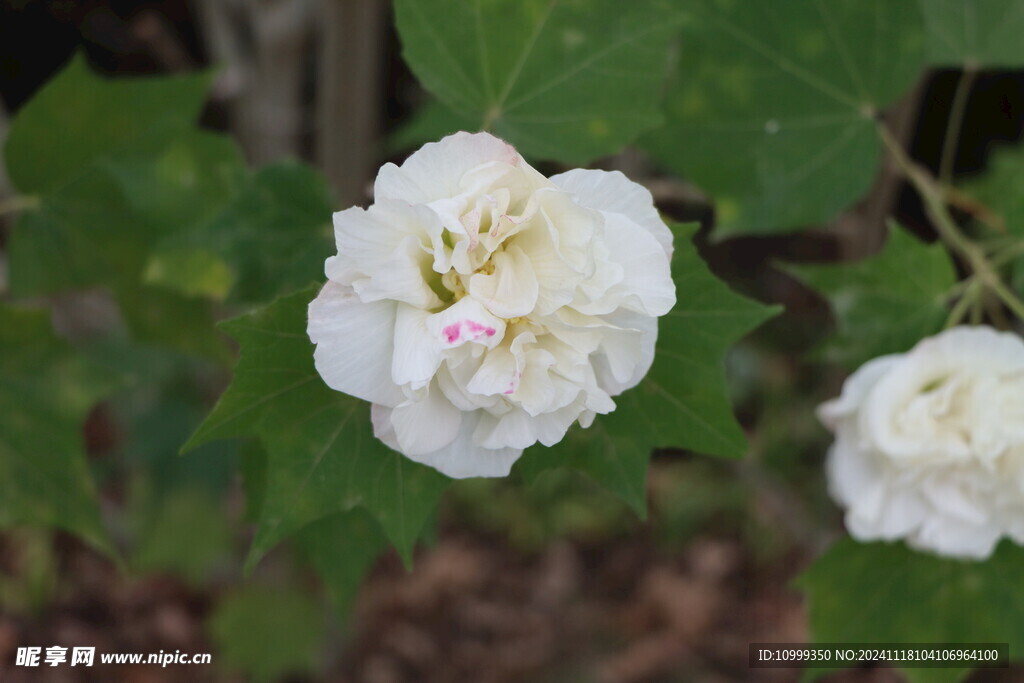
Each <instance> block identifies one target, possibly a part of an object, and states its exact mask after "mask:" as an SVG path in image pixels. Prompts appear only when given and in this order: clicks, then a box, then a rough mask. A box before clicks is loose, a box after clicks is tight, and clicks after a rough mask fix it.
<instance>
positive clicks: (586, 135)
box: [395, 0, 676, 163]
mask: <svg viewBox="0 0 1024 683" xmlns="http://www.w3.org/2000/svg"><path fill="white" fill-rule="evenodd" d="M395 15H396V21H397V24H398V31H399V35H400V36H401V39H402V47H403V54H404V56H405V59H406V61H407V62H408V63H409V66H410V67H411V68H412V70H413V72H414V73H415V74H416V76H417V77H418V78H419V79H420V81H421V82H422V83H423V85H424V86H425V87H426V88H427V89H428V90H430V91H431V92H432V93H433V94H434V95H436V96H437V97H438V99H439V100H441V102H442V103H443V104H445V105H446V106H447V107H449V108H450V109H451V110H452V111H454V112H456V113H457V114H458V115H459V116H461V117H463V118H465V119H469V120H471V121H475V127H478V128H481V129H485V130H486V129H490V130H493V131H494V133H495V134H496V135H498V136H500V137H502V138H505V139H506V140H508V141H509V142H511V143H512V144H514V145H516V146H517V147H518V148H519V150H520V151H521V152H523V153H524V154H526V155H529V156H534V157H541V158H546V159H558V160H560V161H566V162H574V163H582V162H585V161H587V160H590V159H593V158H595V157H598V156H602V155H606V154H611V153H613V152H616V151H618V150H619V149H620V148H621V147H622V146H623V145H625V144H626V143H628V142H630V141H631V140H632V139H633V138H634V137H635V136H636V135H637V134H639V133H640V132H641V131H643V130H646V129H648V128H651V127H653V126H655V125H657V124H658V123H660V121H661V117H660V114H659V112H658V109H657V102H658V97H659V94H660V90H661V86H662V81H663V79H664V75H665V70H666V67H667V58H666V54H667V47H668V43H669V39H670V37H671V36H672V34H673V33H674V31H675V28H676V21H675V14H674V13H673V12H672V11H671V10H670V9H669V4H668V3H667V2H664V1H662V0H637V1H636V2H628V3H623V2H618V1H617V0H586V1H584V0H471V1H467V0H397V2H396V3H395Z"/></svg>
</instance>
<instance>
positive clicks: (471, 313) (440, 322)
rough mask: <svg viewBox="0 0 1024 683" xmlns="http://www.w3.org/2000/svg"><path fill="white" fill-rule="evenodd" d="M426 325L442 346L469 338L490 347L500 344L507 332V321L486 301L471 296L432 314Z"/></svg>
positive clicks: (463, 341) (463, 342) (448, 347)
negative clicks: (490, 310) (493, 310)
mask: <svg viewBox="0 0 1024 683" xmlns="http://www.w3.org/2000/svg"><path fill="white" fill-rule="evenodd" d="M426 327H427V330H428V331H429V332H430V334H431V335H432V336H433V338H434V340H435V342H436V343H438V344H440V345H441V348H443V349H450V348H454V347H457V346H462V345H463V344H466V343H469V342H476V343H478V344H483V345H484V346H486V347H487V348H489V349H490V348H494V347H495V346H497V345H498V344H499V343H500V342H501V340H502V338H503V337H504V335H505V321H504V320H502V319H501V318H498V317H496V316H494V315H492V314H491V313H490V312H489V311H488V310H487V309H486V308H484V306H483V304H481V303H480V302H479V301H477V300H476V299H474V298H473V297H469V296H467V297H464V298H463V299H461V300H459V301H458V302H456V303H455V304H454V305H452V306H450V307H448V308H447V309H445V310H443V311H441V312H440V313H434V314H433V315H431V316H429V317H428V318H427V319H426Z"/></svg>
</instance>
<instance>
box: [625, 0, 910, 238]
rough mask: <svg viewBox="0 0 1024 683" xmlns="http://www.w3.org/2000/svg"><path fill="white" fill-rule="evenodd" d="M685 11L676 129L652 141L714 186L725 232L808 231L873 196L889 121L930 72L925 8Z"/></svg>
mask: <svg viewBox="0 0 1024 683" xmlns="http://www.w3.org/2000/svg"><path fill="white" fill-rule="evenodd" d="M682 7H683V10H682V11H683V13H684V15H685V18H686V21H685V24H684V29H683V40H682V46H681V50H680V57H679V63H678V65H677V68H676V70H675V75H674V78H673V80H672V84H671V86H670V91H669V96H668V105H667V115H668V125H666V126H665V127H664V128H662V129H659V130H657V131H655V132H654V133H652V134H650V135H648V136H646V138H645V139H644V142H643V146H644V148H645V149H646V150H648V151H649V152H650V153H651V154H652V155H653V156H654V157H655V158H656V159H657V160H658V161H660V162H661V163H662V164H664V165H665V166H666V167H667V168H669V169H671V170H673V171H676V172H677V173H679V174H681V175H683V176H685V177H687V178H690V179H692V180H693V181H694V182H696V183H697V184H698V185H700V186H701V187H702V188H703V189H705V190H706V191H707V192H708V193H710V195H711V197H712V199H714V201H715V204H716V217H717V231H718V233H719V234H720V235H727V234H734V233H740V232H744V233H768V232H778V231H784V230H792V229H795V228H799V227H804V226H806V225H809V224H814V223H819V222H821V221H825V220H828V219H829V218H832V217H833V216H835V215H836V214H837V213H838V212H839V211H840V210H841V209H843V208H844V207H846V206H848V205H850V204H851V203H852V202H853V201H854V200H856V199H857V198H858V197H860V196H861V195H862V194H863V193H864V192H865V191H866V190H867V188H868V185H869V183H870V182H871V179H872V176H873V175H874V173H875V171H876V169H877V166H878V163H879V159H880V158H881V155H880V144H879V141H878V136H877V134H876V132H875V125H876V124H875V117H876V116H877V114H878V111H879V110H880V109H882V108H884V107H886V106H887V105H889V104H890V103H892V102H893V101H894V100H896V99H897V98H898V97H899V96H900V95H902V94H903V93H904V92H906V91H907V89H908V88H909V87H910V86H911V85H913V83H914V81H915V80H916V79H917V77H918V75H919V74H920V72H921V70H922V67H923V66H924V61H923V57H924V54H923V48H922V42H923V41H922V37H921V29H920V24H921V19H920V16H919V14H918V12H917V8H916V7H915V6H914V5H913V3H908V2H890V1H889V0H827V1H826V0H790V1H788V2H784V3H746V2H736V1H735V0H694V2H688V3H685V5H683V6H682Z"/></svg>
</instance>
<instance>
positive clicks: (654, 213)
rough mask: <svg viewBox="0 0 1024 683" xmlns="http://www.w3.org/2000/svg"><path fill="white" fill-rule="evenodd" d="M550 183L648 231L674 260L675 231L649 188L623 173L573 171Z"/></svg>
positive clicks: (588, 203)
mask: <svg viewBox="0 0 1024 683" xmlns="http://www.w3.org/2000/svg"><path fill="white" fill-rule="evenodd" d="M550 180H551V182H552V183H554V184H555V185H557V186H558V187H560V188H562V189H563V190H565V191H566V192H571V193H573V194H574V195H576V196H577V197H578V198H579V201H580V204H581V205H582V206H586V207H588V208H590V209H597V210H598V211H602V212H608V213H617V214H621V215H623V216H625V217H627V218H629V219H630V220H631V221H633V222H634V223H636V224H637V225H639V226H640V227H642V228H643V229H645V230H646V231H647V232H649V233H650V234H651V235H653V236H654V238H655V239H656V240H657V241H658V244H660V245H661V247H662V249H664V251H665V255H666V256H668V257H669V260H671V259H672V231H671V230H669V228H668V226H667V225H665V221H663V220H661V216H659V215H658V210H657V209H656V208H655V207H654V198H653V197H652V196H651V193H650V192H649V191H648V190H647V188H646V187H644V186H643V185H640V184H639V183H634V182H633V181H632V180H630V179H629V178H627V177H626V176H625V175H623V174H622V172H620V171H601V170H597V169H586V168H574V169H573V170H571V171H566V172H565V173H559V174H558V175H553V176H551V178H550Z"/></svg>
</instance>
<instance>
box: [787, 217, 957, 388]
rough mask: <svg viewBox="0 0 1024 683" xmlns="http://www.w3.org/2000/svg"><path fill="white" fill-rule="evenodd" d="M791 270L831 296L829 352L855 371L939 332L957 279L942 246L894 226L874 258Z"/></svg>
mask: <svg viewBox="0 0 1024 683" xmlns="http://www.w3.org/2000/svg"><path fill="white" fill-rule="evenodd" d="M788 269H789V270H791V271H793V272H794V273H795V274H796V275H797V276H798V277H799V278H801V279H802V280H804V281H805V282H807V283H808V284H809V285H810V286H811V287H813V288H814V289H816V290H818V291H819V292H821V293H822V294H824V295H825V296H826V297H828V300H829V303H831V304H832V311H833V313H834V315H835V319H836V328H837V329H836V335H835V337H834V339H832V340H830V342H829V345H828V347H827V349H826V355H827V356H828V357H829V359H830V360H833V361H835V362H838V363H841V364H842V365H844V366H846V367H848V368H851V369H852V368H856V367H859V366H860V365H861V364H863V363H864V362H865V361H868V360H870V359H872V358H876V357H878V356H882V355H885V354H887V353H897V352H899V353H902V352H904V351H906V350H908V349H910V348H911V347H912V346H914V344H916V343H917V342H918V341H920V340H921V339H923V338H924V337H927V336H929V335H932V334H935V333H936V332H938V331H939V330H941V329H942V326H943V323H944V322H945V319H946V317H947V316H948V314H949V310H948V309H947V306H946V301H947V298H948V294H949V291H950V288H951V287H952V286H953V285H954V284H955V283H956V270H955V269H954V267H953V263H952V261H951V260H950V258H949V254H948V253H947V252H946V250H945V248H944V247H943V246H942V245H941V244H939V243H936V244H932V245H925V244H922V243H921V242H919V241H918V240H917V239H916V238H914V237H912V236H911V235H910V234H909V233H907V232H906V231H905V230H903V229H902V228H899V227H898V226H896V225H891V226H890V230H889V241H888V242H887V243H886V245H885V248H884V250H883V251H882V252H881V253H880V254H878V255H877V256H874V257H873V258H870V259H867V260H864V261H860V262H857V263H850V264H838V265H830V266H799V267H796V266H790V267H788Z"/></svg>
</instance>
